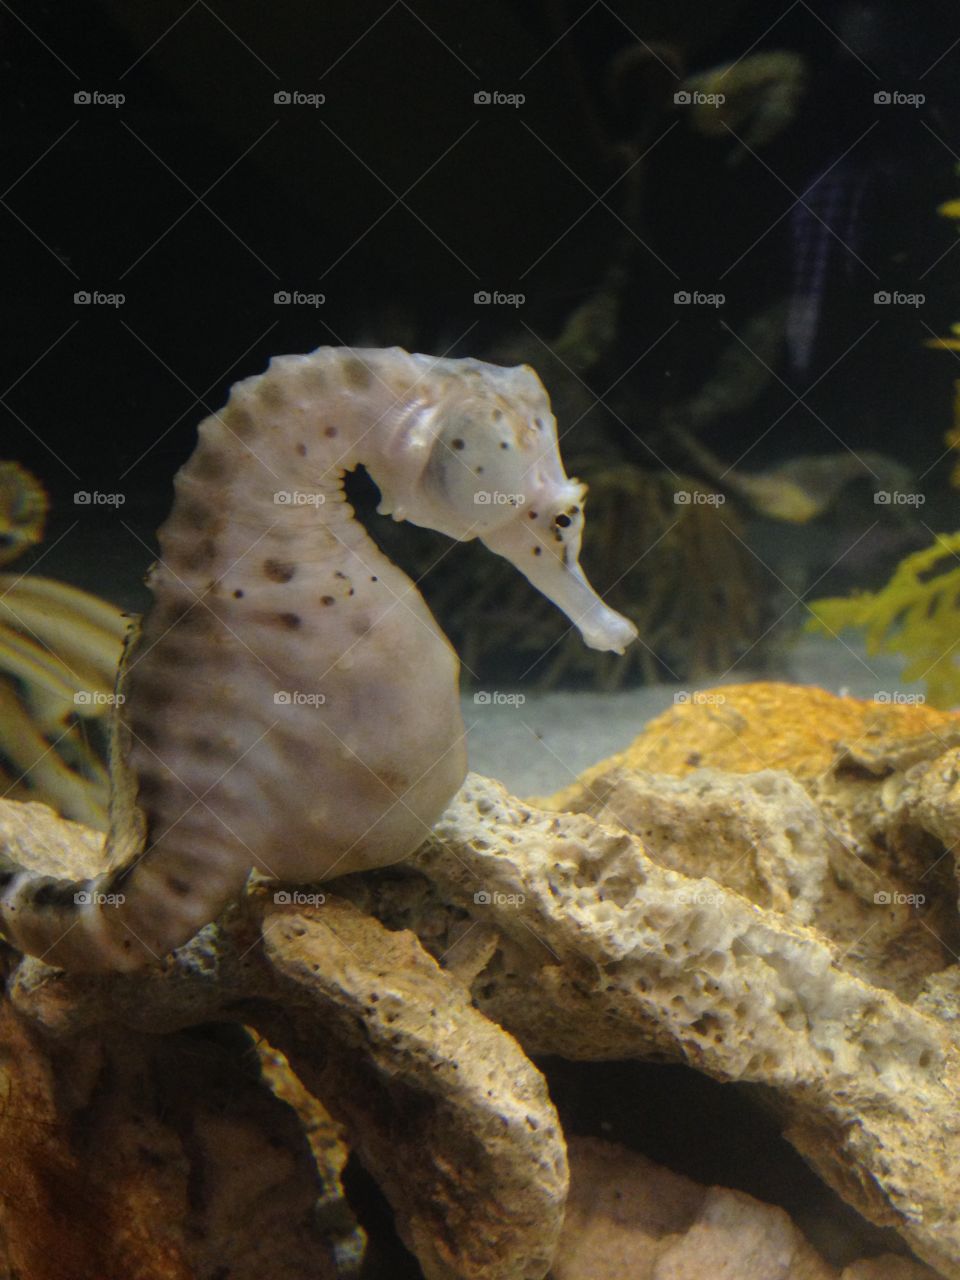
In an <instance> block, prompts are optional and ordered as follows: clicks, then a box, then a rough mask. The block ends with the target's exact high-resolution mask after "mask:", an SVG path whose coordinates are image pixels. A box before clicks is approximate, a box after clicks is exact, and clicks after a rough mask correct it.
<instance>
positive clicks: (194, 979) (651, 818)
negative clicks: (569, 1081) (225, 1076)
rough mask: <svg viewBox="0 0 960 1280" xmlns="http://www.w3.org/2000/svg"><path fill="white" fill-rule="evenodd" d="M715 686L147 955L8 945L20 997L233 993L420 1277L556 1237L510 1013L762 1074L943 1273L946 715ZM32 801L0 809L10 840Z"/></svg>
mask: <svg viewBox="0 0 960 1280" xmlns="http://www.w3.org/2000/svg"><path fill="white" fill-rule="evenodd" d="M720 692H722V694H723V697H724V701H723V702H719V701H716V700H714V701H711V702H703V703H699V702H696V701H693V702H691V703H689V704H686V705H685V706H682V707H678V708H675V709H674V710H673V711H672V712H670V713H669V714H668V716H666V717H662V718H661V721H660V722H655V724H654V725H653V726H652V727H651V729H650V730H648V731H647V733H646V734H644V735H641V738H640V739H638V741H637V743H635V744H634V747H633V748H631V750H630V751H629V752H627V753H624V755H622V756H621V757H619V758H615V759H614V760H613V761H612V762H607V763H606V764H602V765H600V766H597V767H596V768H595V769H594V770H592V771H590V773H589V775H587V776H586V777H585V779H584V780H582V781H581V783H580V784H578V788H573V789H569V790H568V791H567V792H566V793H564V796H563V798H562V799H563V803H565V804H566V805H567V806H568V807H579V808H580V809H581V810H582V811H581V812H578V813H570V812H558V811H555V810H553V809H546V808H543V807H539V806H537V805H534V804H529V803H525V802H522V801H520V800H517V799H516V798H515V797H513V796H511V795H509V793H507V792H506V791H505V790H504V789H503V788H501V787H499V786H498V785H497V784H495V783H492V782H490V781H489V780H487V779H483V778H480V777H477V776H475V775H471V776H470V777H469V778H468V779H467V782H466V784H465V786H464V787H463V789H462V790H461V792H460V793H459V795H458V796H457V798H456V800H455V801H454V802H453V804H452V805H451V806H450V807H449V808H448V810H447V811H446V813H445V814H444V816H443V818H442V819H441V821H440V823H439V824H438V825H437V828H436V830H435V833H434V835H433V836H432V837H431V838H430V839H429V840H428V841H427V843H426V844H425V845H424V846H422V848H421V849H420V850H419V852H418V854H417V855H416V857H415V858H414V859H412V860H411V863H410V865H408V866H405V867H402V868H392V869H389V870H384V871H381V872H377V873H375V874H373V875H364V876H354V877H348V878H346V879H345V880H342V881H339V882H338V883H337V886H336V894H333V893H330V894H328V895H327V900H326V902H325V903H323V904H322V905H318V906H316V907H311V908H308V909H300V908H293V907H290V906H287V907H283V908H278V907H276V906H275V905H274V904H273V903H272V900H271V895H269V894H268V893H267V892H265V891H264V890H263V889H262V888H260V889H253V890H251V891H250V892H249V893H248V895H247V898H246V900H245V902H244V904H243V905H242V906H241V907H240V908H237V909H234V910H232V911H230V912H228V913H226V915H225V916H224V917H223V918H222V919H221V921H220V923H219V926H218V927H216V928H212V927H211V928H210V929H207V930H205V931H204V932H203V934H202V935H200V937H199V938H198V939H196V940H195V942H194V943H192V944H191V945H190V946H188V947H186V948H183V949H181V951H180V952H178V953H177V955H176V957H175V959H174V961H173V962H172V963H171V964H169V965H168V966H167V968H166V969H165V970H155V971H148V972H147V973H145V974H143V975H140V976H136V977H129V978H124V979H116V978H109V979H106V978H105V979H96V980H94V979H85V980H83V979H79V978H71V979H66V978H63V977H57V976H55V975H54V974H53V973H52V972H51V971H50V970H49V969H46V968H45V967H44V966H43V965H41V964H39V963H37V962H35V961H24V962H23V963H22V964H21V965H20V967H19V969H18V972H17V976H16V980H15V982H14V984H13V992H14V996H15V998H16V1000H17V1003H18V1004H19V1006H20V1008H21V1009H22V1010H23V1011H24V1013H26V1014H28V1015H29V1016H30V1017H32V1018H33V1019H34V1020H36V1021H38V1022H39V1023H40V1024H42V1025H43V1026H45V1027H46V1028H47V1029H48V1030H49V1031H51V1032H53V1033H57V1034H59V1035H61V1036H70V1035H74V1036H76V1035H82V1034H85V1033H86V1032H87V1031H89V1029H90V1027H91V1026H98V1025H100V1024H104V1023H106V1024H114V1023H119V1024H121V1025H127V1026H132V1027H136V1028H147V1027H149V1029H150V1030H152V1031H164V1030H167V1031H175V1030H178V1029H180V1028H182V1027H184V1026H188V1025H192V1024H194V1023H198V1022H203V1021H210V1020H214V1019H223V1018H236V1017H238V1016H242V1018H243V1021H245V1022H248V1023H250V1024H251V1025H253V1026H255V1027H256V1028H257V1029H259V1030H262V1032H263V1034H265V1035H266V1036H267V1038H268V1039H269V1040H270V1041H271V1043H274V1044H277V1045H278V1046H279V1047H280V1048H282V1049H283V1050H284V1052H285V1053H286V1054H287V1056H288V1057H289V1059H290V1061H291V1063H292V1064H293V1066H294V1069H295V1070H296V1071H297V1074H298V1075H299V1076H300V1077H301V1078H302V1079H303V1080H304V1082H305V1083H306V1084H307V1086H308V1087H309V1088H310V1089H311V1090H312V1091H313V1092H315V1093H316V1095H317V1096H319V1097H320V1098H321V1099H322V1100H323V1101H324V1102H325V1103H327V1104H328V1105H329V1107H330V1110H331V1112H332V1113H333V1114H334V1115H335V1116H337V1117H338V1118H339V1119H341V1120H343V1121H344V1122H345V1124H346V1126H347V1129H348V1131H349V1132H350V1135H351V1140H352V1141H353V1143H354V1144H355V1146H356V1147H357V1149H358V1150H359V1151H360V1152H361V1153H362V1155H363V1158H364V1160H365V1162H366V1163H367V1164H368V1166H369V1167H370V1168H371V1170H372V1171H373V1172H374V1174H375V1176H376V1177H377V1178H378V1180H379V1181H380V1183H381V1186H383V1187H384V1189H385V1190H386V1192H387V1195H388V1197H389V1198H390V1199H391V1201H392V1203H393V1205H394V1208H395V1210H396V1212H397V1217H398V1222H399V1225H400V1230H401V1232H402V1234H403V1235H404V1238H405V1239H406V1240H407V1241H408V1242H409V1243H410V1244H411V1245H412V1247H414V1248H415V1249H416V1251H417V1253H418V1256H420V1258H421V1262H422V1263H423V1264H424V1268H425V1271H426V1273H427V1275H428V1276H430V1277H431V1278H432V1277H434V1276H437V1277H443V1278H444V1280H446V1278H447V1277H450V1278H451V1280H452V1278H453V1277H458V1278H459V1277H461V1276H462V1277H469V1278H470V1280H474V1278H476V1280H480V1278H481V1277H482V1278H483V1280H487V1277H490V1278H491V1280H492V1277H494V1276H496V1277H497V1278H498V1280H499V1278H500V1277H507V1276H514V1275H515V1276H523V1277H526V1276H530V1277H535V1276H536V1277H540V1276H542V1275H543V1273H544V1271H545V1269H546V1267H547V1266H548V1265H549V1258H550V1255H551V1253H552V1251H553V1249H554V1247H555V1245H556V1241H557V1233H558V1231H559V1222H560V1216H561V1213H562V1205H563V1199H564V1194H565V1170H564V1165H563V1141H562V1136H561V1135H560V1134H559V1131H558V1128H557V1122H556V1116H555V1114H554V1113H553V1110H552V1108H551V1107H550V1104H549V1100H548V1099H547V1098H546V1094H545V1091H544V1088H543V1082H542V1080H541V1078H540V1076H539V1075H538V1073H536V1072H535V1071H534V1069H533V1068H532V1067H531V1066H530V1064H529V1063H527V1062H526V1060H525V1059H524V1058H523V1055H522V1054H521V1053H520V1050H519V1049H518V1047H517V1045H516V1043H515V1042H514V1040H513V1039H511V1035H512V1036H515V1037H516V1039H517V1040H519V1041H520V1044H521V1045H522V1047H523V1048H524V1049H525V1050H526V1051H527V1052H528V1053H544V1054H556V1055H561V1056H565V1057H567V1058H570V1059H591V1060H598V1059H611V1058H634V1057H635V1058H648V1059H656V1060H660V1061H675V1062H682V1063H685V1064H687V1065H690V1066H693V1067H695V1068H697V1069H699V1070H701V1071H703V1072H705V1073H706V1074H708V1075H710V1076H712V1077H714V1078H715V1079H718V1080H721V1081H737V1082H744V1083H748V1084H750V1083H752V1084H758V1085H762V1086H764V1097H765V1098H768V1099H769V1100H770V1101H771V1102H772V1104H773V1105H774V1106H775V1108H776V1109H777V1111H778V1113H779V1116H780V1119H781V1123H782V1127H783V1131H784V1134H785V1136H786V1137H787V1138H788V1140H789V1141H791V1142H792V1143H793V1144H794V1146H795V1147H796V1148H797V1149H798V1150H799V1151H800V1152H801V1154H802V1155H804V1157H805V1158H806V1159H807V1160H808V1162H809V1163H810V1164H811V1165H812V1166H813V1167H814V1168H815V1169H816V1170H817V1171H818V1172H819V1173H820V1175H821V1176H822V1177H823V1179H824V1180H825V1181H826V1182H827V1183H828V1184H829V1185H830V1186H831V1187H833V1188H834V1189H835V1190H836V1191H837V1192H838V1193H839V1194H840V1195H841V1196H842V1197H843V1198H844V1199H845V1200H847V1201H848V1202H849V1203H850V1204H852V1205H853V1206H854V1207H856V1208H857V1209H858V1210H859V1211H860V1212H861V1213H862V1214H863V1215H864V1216H865V1217H866V1218H868V1219H869V1220H870V1221H872V1222H873V1223H876V1224H878V1225H880V1226H893V1227H895V1228H896V1229H897V1230H898V1231H899V1232H900V1233H901V1235H902V1237H903V1239H904V1240H905V1241H906V1242H907V1243H908V1244H909V1246H910V1247H911V1248H912V1249H913V1250H914V1251H915V1253H916V1254H917V1255H919V1257H920V1258H922V1259H923V1260H924V1261H925V1262H927V1263H929V1264H930V1265H931V1266H934V1267H936V1268H937V1269H938V1271H939V1272H940V1273H941V1274H942V1275H943V1276H946V1277H948V1278H949V1280H960V1197H958V1194H957V1190H956V1188H957V1187H958V1186H960V1053H958V1042H957V1027H958V1022H960V1015H958V1013H957V1010H958V1009H960V978H958V976H957V975H958V973H960V966H958V965H957V964H956V963H955V957H954V953H955V952H960V941H958V940H957V937H956V932H957V922H956V886H955V881H954V874H953V866H952V864H953V849H954V848H955V847H956V845H957V843H958V839H957V837H958V835H960V829H958V824H957V821H956V819H957V817H960V786H958V782H957V779H958V777H960V754H958V748H956V747H955V746H954V743H955V742H957V741H960V733H958V718H957V717H950V716H946V715H943V714H941V713H935V712H930V711H928V710H927V709H925V708H915V707H909V708H898V707H879V708H877V707H875V706H873V705H871V704H859V703H855V702H853V701H852V700H850V699H839V698H832V697H831V696H830V695H827V694H824V693H822V692H821V691H819V690H792V689H786V687H784V686H749V687H747V688H744V689H742V690H737V689H730V688H726V689H724V690H722V691H720ZM898 725H900V729H899V730H898ZM658 752H660V753H662V755H663V764H662V767H661V765H660V761H659V757H658ZM791 753H793V755H794V756H795V758H796V761H797V764H796V768H795V769H793V768H792V767H791V765H790V761H791V758H792V756H791ZM634 766H636V767H634ZM21 810H22V807H21V806H16V805H0V838H9V839H13V840H17V839H19V840H20V843H21V845H22V846H23V847H24V849H25V850H26V849H27V846H29V845H30V838H29V830H28V828H29V822H28V821H27V819H26V818H25V817H24V815H23V813H22V812H21ZM52 823H53V827H52V828H51V833H48V834H49V835H50V838H51V839H52V838H54V836H55V837H56V839H57V840H61V841H62V842H63V845H64V848H65V849H66V850H67V854H68V855H69V848H70V846H71V844H73V843H76V845H77V850H76V854H77V858H78V860H79V858H80V857H81V856H85V857H87V858H89V854H90V850H89V848H88V847H85V845H84V842H83V841H81V840H79V839H78V837H77V835H76V832H74V831H72V830H71V829H70V828H69V826H68V825H67V824H61V825H60V826H59V827H57V825H56V820H55V819H53V820H52ZM25 824H26V825H25ZM48 843H49V841H48ZM88 843H89V842H87V844H88ZM44 857H45V855H43V854H38V861H40V860H42V859H43V858H44ZM69 861H70V858H69V856H67V862H69ZM911 895H912V897H911ZM921 896H922V899H923V900H922V901H921V900H920V898H921ZM384 926H386V928H385V927H384ZM404 930H406V931H407V932H404ZM413 935H416V936H413ZM417 939H419V942H418V941H417ZM427 953H429V955H428V954H427ZM430 956H432V957H433V958H432V959H431V958H430ZM440 966H442V968H441V967H440ZM442 970H445V971H446V972H443V971H442ZM374 997H376V998H374ZM471 1005H475V1006H476V1008H472V1007H471ZM477 1010H479V1011H480V1013H478V1012H477ZM481 1014H483V1015H486V1018H484V1017H481V1016H480V1015H481ZM487 1019H488V1020H489V1021H488V1020H487ZM492 1023H499V1024H500V1025H501V1026H502V1027H503V1028H505V1029H506V1031H507V1032H509V1033H511V1035H505V1034H504V1033H503V1032H501V1031H500V1030H499V1029H498V1028H497V1027H495V1026H493V1025H492ZM411 1117H413V1119H411ZM531 1119H532V1120H533V1121H534V1124H533V1125H531V1124H530V1120H531ZM496 1188H502V1190H501V1191H499V1192H498V1191H497V1190H496ZM478 1215H479V1217H478ZM498 1250H499V1253H498ZM858 1265H859V1266H861V1268H862V1267H863V1266H869V1265H871V1264H868V1263H863V1264H858ZM855 1274H856V1273H852V1274H851V1277H850V1278H848V1280H852V1276H853V1275H855ZM861 1274H863V1275H869V1274H870V1272H869V1270H868V1271H866V1272H862V1273H861ZM881 1274H883V1273H881ZM891 1274H895V1272H894V1273H891Z"/></svg>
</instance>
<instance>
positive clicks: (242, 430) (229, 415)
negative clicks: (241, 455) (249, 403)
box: [220, 404, 257, 440]
mask: <svg viewBox="0 0 960 1280" xmlns="http://www.w3.org/2000/svg"><path fill="white" fill-rule="evenodd" d="M220 421H221V422H222V423H223V424H224V426H225V427H226V428H227V430H228V431H232V432H233V434H234V435H235V436H236V437H237V438H238V439H240V440H249V439H251V438H252V437H253V436H255V435H257V420H256V418H255V417H254V416H253V414H252V413H251V412H250V410H249V409H247V408H246V407H245V406H243V405H239V404H231V405H228V406H227V408H226V410H225V411H224V412H223V413H221V414H220Z"/></svg>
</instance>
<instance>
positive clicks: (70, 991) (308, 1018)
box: [0, 802, 567, 1280]
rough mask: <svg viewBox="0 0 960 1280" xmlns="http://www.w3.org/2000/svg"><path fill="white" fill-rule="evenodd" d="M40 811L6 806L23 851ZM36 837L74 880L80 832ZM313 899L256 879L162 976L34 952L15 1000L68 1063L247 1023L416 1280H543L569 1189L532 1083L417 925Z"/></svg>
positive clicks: (537, 1085) (556, 1129)
mask: <svg viewBox="0 0 960 1280" xmlns="http://www.w3.org/2000/svg"><path fill="white" fill-rule="evenodd" d="M37 807H38V806H24V805H17V804H10V803H3V802H0V840H3V839H9V840H10V841H11V842H13V841H19V842H20V844H21V845H22V846H23V847H24V849H25V856H26V853H30V847H29V846H30V839H29V828H30V824H31V823H33V822H35V821H36V820H37V814H36V809H37ZM42 843H43V844H44V845H45V846H46V847H47V848H48V849H49V848H50V847H52V846H53V845H54V844H56V847H57V848H58V850H59V857H60V859H61V865H63V866H64V868H65V870H66V872H67V874H71V872H70V870H69V868H70V863H71V850H73V853H74V854H75V857H76V860H77V862H79V860H80V859H81V858H89V855H90V849H89V842H88V841H86V840H84V839H81V838H80V837H79V835H78V833H77V830H76V824H69V823H61V822H59V820H58V819H57V818H56V817H55V816H54V815H53V814H48V815H47V818H46V821H45V825H44V827H43V841H42ZM35 856H36V857H37V858H38V859H40V858H41V857H43V856H45V854H44V851H43V850H37V851H36V852H35ZM278 896H280V895H278ZM283 896H285V897H286V898H288V899H289V898H291V896H292V895H290V894H286V895H283ZM314 900H315V905H313V906H303V907H300V906H297V905H296V904H295V903H293V902H286V903H284V902H279V903H278V902H276V901H275V900H274V895H273V893H272V892H268V891H267V890H266V889H264V888H263V887H262V886H261V887H251V889H250V891H249V894H248V897H247V899H246V901H245V903H244V904H243V906H242V907H238V908H235V909H233V910H232V911H230V912H228V913H227V915H226V916H225V917H224V918H223V920H222V921H221V923H220V925H219V926H217V927H214V926H211V927H209V928H208V929H205V930H203V931H202V932H201V933H200V934H199V935H198V936H197V938H196V939H194V941H193V942H192V943H191V944H189V945H188V946H186V947H183V948H181V949H180V950H179V951H178V952H177V953H176V954H175V957H174V958H173V959H172V960H171V961H170V962H169V963H168V964H167V965H166V966H165V967H164V968H162V969H161V968H155V969H149V970H144V971H143V972H142V973H138V974H129V975H104V976H99V977H94V976H81V975H65V974H59V973H57V971H55V970H53V969H51V968H49V967H48V966H46V965H44V964H42V963H40V962H39V961H36V960H33V959H29V958H27V959H25V960H23V961H22V962H21V963H20V965H19V966H18V968H17V971H16V974H15V975H14V977H13V979H12V982H11V988H10V989H11V994H12V997H13V1000H14V1002H15V1004H16V1005H17V1006H18V1007H19V1009H20V1011H21V1012H22V1014H24V1015H25V1016H26V1017H27V1018H28V1019H29V1020H30V1021H31V1022H32V1023H34V1024H36V1025H38V1026H39V1027H40V1028H41V1029H43V1030H44V1031H46V1032H47V1033H48V1034H49V1035H50V1036H52V1037H54V1038H56V1039H57V1040H59V1041H62V1042H63V1043H64V1044H65V1045H66V1046H68V1048H67V1049H66V1050H65V1053H66V1056H67V1057H68V1058H69V1053H70V1049H69V1046H73V1045H76V1044H78V1043H80V1042H82V1041H83V1040H84V1039H85V1038H86V1037H89V1036H90V1035H92V1034H95V1033H97V1034H98V1033H100V1032H101V1031H103V1030H104V1029H112V1030H113V1031H114V1032H115V1031H116V1029H117V1028H118V1027H119V1028H132V1029H134V1030H135V1031H137V1032H148V1033H150V1034H151V1035H154V1036H156V1035H159V1034H161V1033H166V1035H172V1034H176V1033H177V1032H179V1031H181V1030H182V1029H183V1028H187V1027H191V1026H195V1025H197V1024H200V1023H209V1022H214V1021H224V1020H231V1021H237V1020H239V1021H242V1022H243V1023H245V1024H247V1025H249V1026H251V1027H253V1028H254V1029H255V1030H256V1031H257V1032H259V1033H260V1034H262V1035H264V1036H265V1037H266V1039H267V1040H268V1041H269V1042H270V1044H272V1045H275V1046H277V1047H278V1048H279V1049H281V1050H282V1051H283V1053H284V1054H285V1056H286V1058H287V1059H288V1060H289V1062H290V1064H291V1066H292V1067H293V1069H294V1071H295V1073H296V1075H297V1077H298V1078H299V1079H300V1080H302V1081H303V1083H304V1084H305V1085H306V1086H307V1088H308V1089H309V1090H310V1092H311V1093H313V1094H314V1095H315V1096H316V1097H317V1098H319V1099H320V1100H321V1101H322V1102H323V1103H324V1105H325V1106H327V1107H328V1108H329V1111H330V1113H331V1114H332V1115H333V1116H334V1117H335V1118H336V1119H337V1120H339V1121H340V1122H341V1123H342V1124H343V1125H344V1126H345V1129H346V1132H347V1134H348V1137H349V1141H350V1145H351V1147H352V1148H353V1149H354V1150H355V1151H357V1153H358V1154H359V1155H360V1157H361V1159H362V1160H363V1162H364V1164H365V1165H366V1167H367V1168H368V1169H369V1170H370V1172H371V1173H372V1174H373V1176H374V1177H375V1178H376V1179H377V1181H378V1182H379V1184H380V1186H381V1188H382V1189H383V1191H384V1192H385V1194H386V1196H387V1198H388V1200H389V1201H390V1203H391V1205H392V1207H393V1209H394V1213H395V1216H396V1222H397V1228H398V1231H399V1232H400V1234H401V1236H402V1237H403V1239H404V1241H405V1242H406V1244H407V1245H408V1247H409V1248H411V1249H412V1250H413V1252H415V1253H416V1255H417V1257H418V1259H419V1261H420V1265H421V1267H422V1268H423V1271H424V1274H425V1276H426V1277H427V1280H542V1277H543V1276H544V1275H545V1274H546V1272H547V1270H548V1268H549V1266H550V1261H551V1259H552V1257H553V1253H554V1250H555V1248H556V1243H557V1239H558V1237H559V1232H560V1226H561V1222H562V1216H563V1206H564V1202H565V1198H566V1191H567V1166H566V1153H565V1146H564V1141H563V1135H562V1133H561V1131H560V1126H559V1122H558V1119H557V1115H556V1112H555V1110H554V1108H553V1105H552V1103H551V1102H550V1099H549V1096H548V1094H547V1090H546V1085H545V1083H544V1080H543V1077H542V1076H541V1075H540V1073H539V1072H538V1071H537V1070H536V1068H535V1067H534V1066H533V1064H532V1063H531V1062H530V1061H529V1059H528V1058H527V1057H526V1056H525V1055H524V1054H523V1052H522V1050H521V1049H520V1047H519V1046H518V1045H517V1043H516V1041H515V1040H514V1039H513V1038H512V1037H511V1036H510V1035H508V1034H507V1033H506V1032H505V1031H503V1030H501V1028H500V1027H498V1026H497V1025H495V1024H494V1023H492V1022H490V1021H489V1020H488V1019H487V1018H485V1017H484V1016H483V1015H482V1014H480V1013H478V1012H477V1010H476V1009H474V1008H473V1007H472V1005H471V1002H470V996H469V992H468V990H467V989H466V988H465V986H464V985H463V983H462V982H461V981H460V980H458V979H457V978H456V977H455V976H453V975H451V974H447V973H444V972H443V970H442V969H441V968H440V967H439V966H438V964H437V963H436V961H435V960H434V959H433V958H432V957H431V956H430V955H429V954H428V953H427V952H426V951H425V950H424V949H423V948H422V947H421V945H420V943H419V942H418V941H417V939H416V937H414V936H413V935H412V934H411V933H407V932H391V931H389V930H387V929H385V928H384V926H383V925H382V924H380V923H379V922H378V921H377V920H376V919H374V918H373V917H372V916H370V915H365V914H362V913H361V912H359V911H358V910H357V909H356V907H354V906H353V905H351V904H350V903H349V902H347V901H344V900H342V899H339V898H337V897H336V896H335V895H333V894H327V895H323V894H318V895H314ZM164 1039H165V1038H164ZM159 1043H160V1044H161V1045H162V1044H163V1043H164V1040H161V1041H160V1042H159ZM318 1194H319V1192H318ZM308 1263H309V1257H308V1255H306V1254H304V1255H303V1264H304V1271H303V1276H304V1280H306V1277H307V1276H312V1275H313V1274H314V1272H312V1271H310V1270H309V1269H308ZM278 1274H280V1273H278Z"/></svg>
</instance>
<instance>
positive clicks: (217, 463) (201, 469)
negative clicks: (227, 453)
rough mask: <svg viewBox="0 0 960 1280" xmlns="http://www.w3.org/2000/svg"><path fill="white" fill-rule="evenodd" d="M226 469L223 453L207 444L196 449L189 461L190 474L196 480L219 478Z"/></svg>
mask: <svg viewBox="0 0 960 1280" xmlns="http://www.w3.org/2000/svg"><path fill="white" fill-rule="evenodd" d="M228 470H229V465H228V463H227V459H226V458H225V457H224V455H223V454H222V453H219V452H218V451H217V450H216V449H212V448H210V447H209V446H207V447H206V448H200V449H198V450H197V452H196V455H195V456H194V458H193V460H192V462H191V463H190V474H191V475H193V476H196V478H197V479H198V480H221V479H222V478H223V477H224V476H225V475H226V474H227V472H228Z"/></svg>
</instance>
